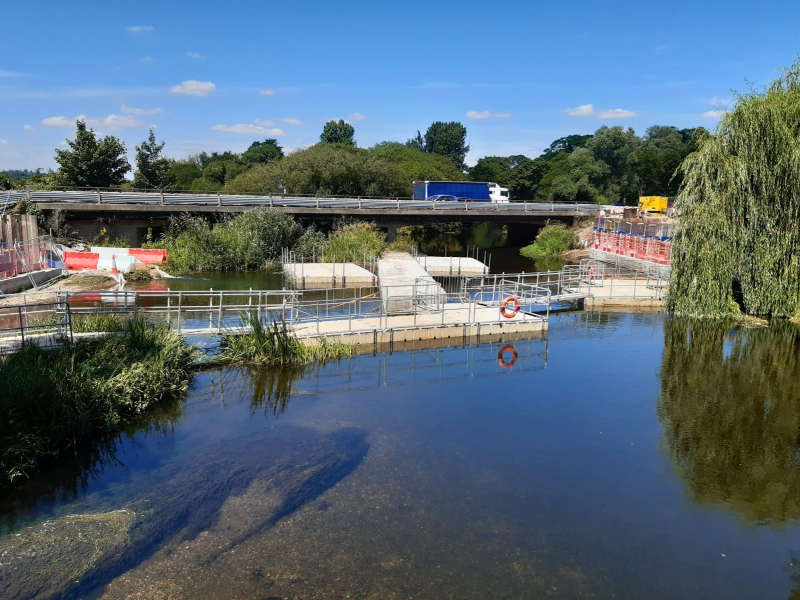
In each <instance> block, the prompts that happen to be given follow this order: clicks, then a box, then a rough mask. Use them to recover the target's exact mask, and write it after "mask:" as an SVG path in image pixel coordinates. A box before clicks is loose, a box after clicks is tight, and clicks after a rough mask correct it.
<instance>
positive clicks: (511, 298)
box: [500, 296, 522, 319]
mask: <svg viewBox="0 0 800 600" xmlns="http://www.w3.org/2000/svg"><path fill="white" fill-rule="evenodd" d="M509 304H514V310H513V312H510V313H509V312H506V306H508V305H509ZM521 306H522V304H520V301H519V298H517V297H516V296H509V297H508V298H506V299H505V300H503V301H502V302H501V303H500V314H502V315H503V316H504V317H505V318H506V319H513V318H514V317H515V316H516V315H517V313H518V312H519V309H520V307H521Z"/></svg>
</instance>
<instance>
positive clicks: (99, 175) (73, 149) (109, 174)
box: [53, 121, 131, 187]
mask: <svg viewBox="0 0 800 600" xmlns="http://www.w3.org/2000/svg"><path fill="white" fill-rule="evenodd" d="M75 126H76V131H75V139H74V140H67V145H68V146H69V150H59V149H56V155H55V161H56V162H57V163H58V165H59V167H58V171H56V173H55V174H54V175H53V182H54V183H55V184H56V185H69V186H80V187H111V186H116V185H120V184H121V183H123V182H124V181H125V174H126V173H127V172H128V171H130V170H131V166H130V164H129V163H128V158H127V151H126V149H125V144H123V143H122V142H121V141H119V140H118V139H117V138H115V137H114V136H111V135H107V136H105V137H104V138H102V139H100V140H98V139H97V137H96V136H95V133H94V131H93V130H92V129H86V123H84V122H83V121H77V122H76V123H75Z"/></svg>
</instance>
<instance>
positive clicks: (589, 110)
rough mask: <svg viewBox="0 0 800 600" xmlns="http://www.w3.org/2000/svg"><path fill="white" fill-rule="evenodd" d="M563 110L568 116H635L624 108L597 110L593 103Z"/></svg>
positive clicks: (622, 117) (624, 117) (603, 117)
mask: <svg viewBox="0 0 800 600" xmlns="http://www.w3.org/2000/svg"><path fill="white" fill-rule="evenodd" d="M564 112H565V113H567V114H568V115H569V116H570V117H597V118H598V119H629V118H631V117H635V116H636V113H635V112H633V111H632V110H626V109H624V108H611V109H608V110H597V109H595V107H594V104H581V105H580V106H579V107H577V108H568V109H566V110H565V111H564Z"/></svg>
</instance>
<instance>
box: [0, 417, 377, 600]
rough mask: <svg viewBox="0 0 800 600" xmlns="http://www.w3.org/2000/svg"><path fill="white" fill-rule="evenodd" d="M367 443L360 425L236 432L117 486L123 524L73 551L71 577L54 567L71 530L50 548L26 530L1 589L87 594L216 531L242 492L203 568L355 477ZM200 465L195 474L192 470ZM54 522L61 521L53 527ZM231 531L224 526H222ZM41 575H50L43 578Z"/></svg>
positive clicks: (18, 593)
mask: <svg viewBox="0 0 800 600" xmlns="http://www.w3.org/2000/svg"><path fill="white" fill-rule="evenodd" d="M366 437H367V433H366V431H364V430H362V429H358V428H342V429H339V430H335V431H333V432H330V433H326V434H321V433H318V432H316V431H314V430H311V429H307V428H303V427H297V426H291V425H284V426H283V427H281V428H280V429H271V430H269V431H263V430H261V431H254V432H251V433H249V434H245V435H235V436H233V437H229V438H226V439H223V440H220V441H217V442H214V443H212V444H209V445H206V446H203V447H202V448H201V449H200V450H197V451H193V452H187V453H185V454H182V455H180V456H179V457H178V458H176V460H173V461H171V462H169V463H167V464H165V465H163V466H161V467H159V468H156V469H154V470H153V471H151V472H149V473H146V474H143V475H142V476H141V477H139V478H134V479H132V480H130V481H126V482H124V483H122V484H119V485H117V486H116V487H115V489H114V490H113V494H114V496H115V497H117V498H120V499H124V502H123V503H122V504H121V505H119V508H118V510H117V511H113V512H112V513H106V514H107V515H111V514H120V513H124V515H125V516H128V518H129V521H130V522H129V526H130V528H129V529H128V530H127V533H126V534H125V535H124V536H123V537H122V538H121V539H120V541H119V543H118V545H117V546H116V547H114V548H113V550H114V551H109V552H105V553H104V554H103V555H102V556H101V557H100V558H99V560H97V561H96V562H93V560H94V555H92V553H94V552H95V549H94V547H91V548H86V547H83V546H82V547H76V548H75V553H78V554H79V553H80V552H85V553H86V554H87V555H86V556H83V557H80V562H81V564H89V565H93V566H90V567H89V568H88V570H86V571H85V572H80V571H79V572H78V576H77V577H76V574H75V572H74V567H73V570H71V569H70V568H69V565H68V564H67V565H66V566H64V567H63V568H59V567H55V568H54V567H53V565H54V564H57V565H58V564H59V561H58V556H59V555H60V554H63V553H64V552H65V551H69V549H70V544H71V543H73V542H71V541H70V540H71V538H75V537H80V536H75V535H74V533H75V532H74V531H73V532H71V533H72V536H71V537H70V536H69V535H66V536H64V535H61V536H60V537H59V539H60V540H61V541H60V543H59V544H51V543H47V542H50V541H51V540H49V539H47V540H45V539H40V538H41V535H42V534H41V533H40V532H39V531H35V528H31V529H32V530H33V531H32V532H31V533H30V534H23V535H26V536H27V537H28V538H29V539H26V540H24V541H25V542H27V545H25V546H24V548H25V549H26V550H32V552H28V553H27V557H25V558H24V560H23V559H20V560H21V562H20V564H19V566H18V568H10V569H9V571H8V572H10V573H11V575H10V576H4V577H2V578H0V592H2V595H3V597H8V598H11V597H13V598H34V597H35V598H56V597H57V598H73V597H86V596H87V595H89V596H90V597H91V596H92V594H93V592H95V591H99V590H100V589H101V588H102V587H103V586H104V585H106V584H107V583H108V582H110V581H111V580H112V579H114V578H115V577H116V576H118V575H120V574H122V573H124V572H125V571H127V570H129V569H132V568H134V567H136V566H137V565H138V564H140V563H141V562H142V561H144V560H146V559H148V558H149V557H150V556H152V555H153V554H154V553H155V552H157V551H159V550H164V549H166V551H168V552H169V551H171V550H170V548H174V547H176V545H179V544H181V543H183V542H186V541H188V540H193V539H195V538H197V536H198V535H200V534H201V533H204V532H207V531H208V530H212V529H214V528H215V526H216V525H217V523H218V520H219V518H220V514H221V510H222V507H223V505H225V504H226V502H229V501H231V500H232V499H233V498H235V497H237V496H240V495H242V494H245V493H247V494H248V495H249V497H251V498H254V500H253V501H251V502H250V503H249V504H248V506H249V507H250V508H249V509H248V510H249V511H250V512H248V513H246V514H244V515H241V518H234V519H233V521H234V523H235V524H236V530H235V531H232V532H230V535H229V536H228V537H227V538H226V540H227V541H226V543H225V544H224V546H223V547H220V546H218V545H215V546H214V547H213V548H208V549H207V556H208V557H209V558H208V562H211V561H213V560H214V559H215V558H216V557H217V556H219V555H220V554H221V553H222V552H224V551H226V550H228V549H230V548H232V547H235V546H236V545H237V544H239V543H242V542H243V541H245V540H247V539H248V538H250V537H252V536H253V535H257V534H259V533H261V532H263V531H265V530H267V529H269V528H271V527H273V526H274V525H275V524H276V523H278V522H279V521H280V520H281V519H284V518H285V517H287V516H289V515H291V514H293V513H294V512H295V511H297V510H298V509H300V508H301V507H302V506H303V505H305V504H306V503H307V502H310V501H312V500H314V499H316V498H318V497H319V496H320V495H321V494H323V493H324V492H325V491H326V490H328V489H330V488H331V487H333V486H334V485H336V484H337V483H338V482H339V481H341V480H342V479H344V478H345V477H347V476H348V475H350V474H351V473H352V472H353V471H355V470H356V469H357V468H358V466H359V465H360V464H361V462H362V461H363V459H364V457H365V456H366V455H367V452H368V450H369V444H368V442H367V441H366ZM198 464H202V465H203V468H202V469H198V468H197V465H198ZM62 521H63V520H62ZM58 526H59V523H56V525H54V527H58ZM230 528H231V526H230V525H228V526H226V528H225V529H226V531H227V530H228V529H230ZM23 531H27V530H23ZM67 533H70V532H69V531H68V532H67ZM37 536H39V537H37ZM17 537H18V536H17ZM10 538H11V539H10V541H9V538H8V537H7V538H6V539H5V540H3V539H2V538H0V554H2V550H3V547H2V546H3V542H5V543H6V544H9V543H10V544H12V545H13V544H15V543H16V544H18V543H19V541H18V540H15V539H14V538H15V536H10ZM75 543H77V542H75ZM37 544H38V545H37ZM52 546H61V548H53V547H52ZM12 549H16V548H15V547H13V546H12ZM68 562H69V560H68V561H67V563H68ZM12 566H16V565H12ZM59 566H60V565H59ZM23 567H24V568H23ZM43 572H46V573H48V577H44V578H43V577H42V573H43Z"/></svg>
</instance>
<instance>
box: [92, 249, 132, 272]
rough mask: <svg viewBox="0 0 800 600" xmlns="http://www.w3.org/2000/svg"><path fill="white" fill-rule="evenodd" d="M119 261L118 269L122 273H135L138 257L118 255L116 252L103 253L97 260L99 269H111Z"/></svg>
mask: <svg viewBox="0 0 800 600" xmlns="http://www.w3.org/2000/svg"><path fill="white" fill-rule="evenodd" d="M114 262H116V263H117V269H118V270H119V272H120V273H133V272H134V271H135V270H136V259H135V258H133V257H132V256H126V255H124V254H123V255H122V256H117V255H116V254H108V253H105V252H104V253H103V254H100V258H99V259H98V261H97V267H95V268H96V269H97V270H98V271H111V269H112V267H113V263H114Z"/></svg>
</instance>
